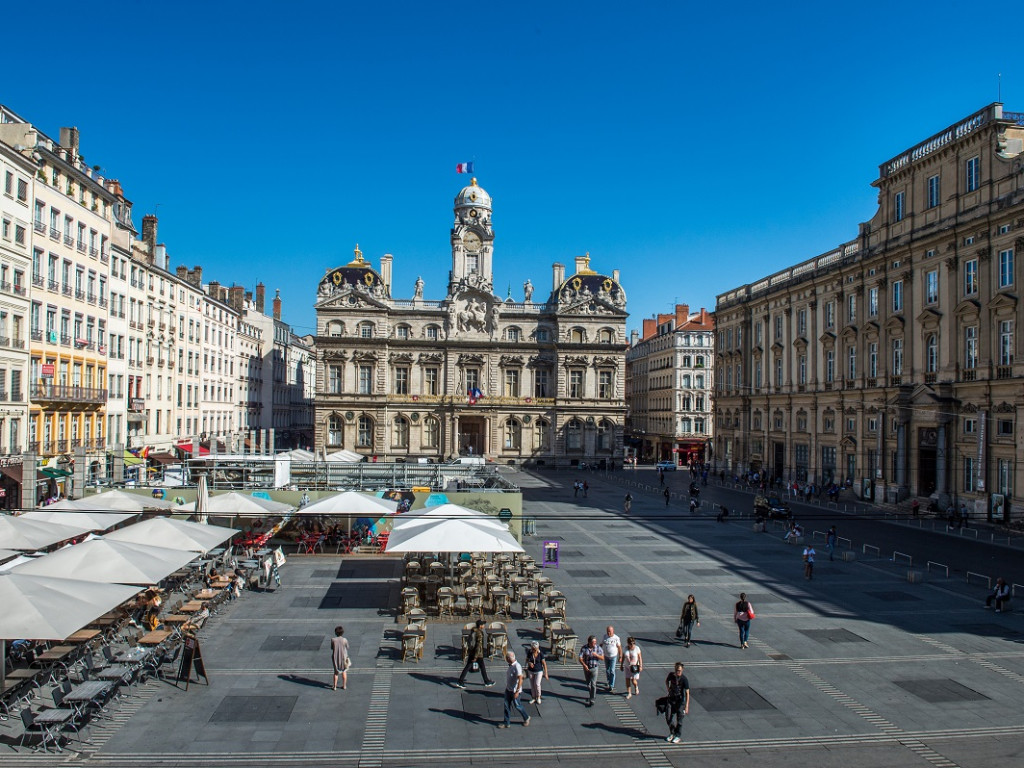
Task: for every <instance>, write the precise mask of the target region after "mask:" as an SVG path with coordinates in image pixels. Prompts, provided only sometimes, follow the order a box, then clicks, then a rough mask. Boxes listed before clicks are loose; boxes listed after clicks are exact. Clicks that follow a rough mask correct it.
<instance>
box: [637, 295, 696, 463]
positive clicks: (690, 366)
mask: <svg viewBox="0 0 1024 768" xmlns="http://www.w3.org/2000/svg"><path fill="white" fill-rule="evenodd" d="M714 344H715V318H714V315H713V314H712V313H710V312H708V311H707V310H706V309H704V308H703V307H701V310H700V312H693V313H691V312H690V307H689V306H688V305H686V304H677V305H676V311H675V312H674V313H671V314H659V315H655V316H654V317H645V318H644V323H643V333H642V334H640V333H638V332H637V331H634V332H633V338H631V339H630V347H629V349H628V350H627V351H626V404H627V406H628V408H629V411H628V416H627V421H626V449H627V452H629V453H632V454H633V455H635V456H637V458H638V459H640V460H641V461H671V460H674V461H675V462H676V463H677V464H681V465H682V464H687V463H689V462H690V461H704V460H705V459H707V458H710V453H711V451H710V450H709V446H710V443H711V438H712V436H713V432H714V429H713V427H714V423H713V419H712V416H711V401H712V393H713V387H714V356H715V347H714Z"/></svg>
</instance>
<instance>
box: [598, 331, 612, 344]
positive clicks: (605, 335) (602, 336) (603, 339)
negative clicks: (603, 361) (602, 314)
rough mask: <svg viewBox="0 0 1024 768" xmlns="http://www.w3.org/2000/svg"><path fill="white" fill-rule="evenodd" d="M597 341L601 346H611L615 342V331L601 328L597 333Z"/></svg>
mask: <svg viewBox="0 0 1024 768" xmlns="http://www.w3.org/2000/svg"><path fill="white" fill-rule="evenodd" d="M597 340H598V342H600V343H601V344H611V343H612V342H614V341H615V331H613V330H612V329H611V328H602V329H601V330H600V331H598V332H597Z"/></svg>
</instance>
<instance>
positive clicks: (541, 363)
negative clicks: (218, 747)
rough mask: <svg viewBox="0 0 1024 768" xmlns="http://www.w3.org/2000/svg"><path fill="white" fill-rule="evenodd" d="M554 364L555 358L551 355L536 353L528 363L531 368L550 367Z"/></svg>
mask: <svg viewBox="0 0 1024 768" xmlns="http://www.w3.org/2000/svg"><path fill="white" fill-rule="evenodd" d="M554 364H555V359H554V357H552V356H551V355H534V356H533V357H531V358H530V361H529V362H528V363H527V365H528V366H529V367H531V368H550V367H551V366H553V365H554Z"/></svg>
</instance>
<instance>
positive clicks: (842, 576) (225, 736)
mask: <svg viewBox="0 0 1024 768" xmlns="http://www.w3.org/2000/svg"><path fill="white" fill-rule="evenodd" d="M676 474H677V475H679V476H677V477H672V478H670V482H671V483H673V484H674V485H675V486H683V485H684V483H685V480H688V476H686V475H685V473H676ZM515 477H516V479H517V481H519V482H520V483H521V484H522V486H523V491H524V508H525V509H526V512H527V514H530V515H533V516H535V517H536V518H537V521H538V522H537V535H536V536H534V537H530V538H528V539H527V540H526V547H527V551H528V552H529V553H530V554H532V555H534V556H535V557H537V559H538V560H539V559H540V554H541V542H542V541H543V540H557V541H559V543H560V546H561V564H560V567H559V568H558V569H557V570H550V571H548V575H550V576H552V577H553V579H554V581H555V586H556V587H557V588H558V589H561V590H562V591H563V592H564V593H565V594H566V596H567V597H568V618H569V624H570V625H571V626H572V628H573V629H574V630H575V632H576V634H577V635H579V636H580V638H581V642H582V641H583V640H584V639H585V637H586V636H587V635H588V634H595V635H598V636H600V635H601V634H602V633H603V630H604V628H605V626H606V625H607V624H609V623H611V624H613V625H614V626H615V629H616V632H617V633H618V634H619V635H620V636H621V637H622V638H623V640H625V638H626V637H627V636H629V635H631V636H633V637H636V638H637V642H638V644H639V645H640V647H641V648H642V650H643V654H644V659H645V663H646V670H645V672H644V675H643V680H642V682H641V686H640V689H641V694H640V696H639V697H634V698H632V699H630V700H627V699H625V698H624V697H623V696H622V695H621V693H620V694H619V695H614V696H613V695H608V694H606V693H599V694H598V700H597V703H596V705H595V706H594V707H592V708H586V707H585V706H584V700H585V695H586V690H585V687H584V685H583V680H582V674H581V669H580V666H579V665H578V664H575V663H573V664H569V665H563V664H562V663H561V662H553V663H551V664H550V673H551V679H550V681H548V682H547V683H546V684H545V694H544V701H543V703H542V704H541V705H539V706H535V705H529V704H527V705H526V706H527V708H528V710H529V711H530V712H531V714H532V722H531V724H530V727H529V728H528V729H525V728H523V726H522V724H521V722H520V721H519V718H518V717H515V718H514V719H513V725H512V728H511V729H510V730H502V729H499V728H497V727H496V726H497V725H498V724H499V723H500V722H501V721H502V692H501V688H502V686H501V681H502V680H503V676H504V669H505V665H504V664H503V663H502V662H501V661H500V660H499V659H495V660H493V661H488V668H489V670H490V672H491V676H492V677H493V678H494V679H496V680H498V681H499V684H498V686H496V687H495V688H484V687H483V686H482V684H481V681H480V676H479V675H478V674H473V675H471V676H470V678H469V681H468V685H467V689H466V690H459V689H457V688H455V687H454V686H453V685H452V681H453V680H454V678H456V677H457V676H458V673H459V671H460V670H461V666H462V665H461V662H460V628H461V624H462V622H463V621H465V619H464V618H459V619H458V620H457V621H455V622H443V623H442V622H438V621H436V620H434V619H431V621H430V622H429V623H428V635H427V648H426V652H425V654H424V657H423V659H422V661H421V662H419V663H411V662H409V663H401V662H400V661H398V649H399V647H400V641H399V631H400V630H401V628H402V623H398V622H396V619H395V616H394V612H393V609H394V606H396V605H397V602H398V597H397V595H398V590H399V582H398V578H397V577H398V569H397V567H396V566H395V563H394V562H393V561H388V560H381V559H359V558H351V557H341V556H338V557H335V556H331V555H320V556H312V557H291V558H290V559H289V562H288V564H287V565H286V566H285V567H284V569H283V571H282V578H283V579H284V583H283V585H282V586H281V587H280V588H279V589H277V590H276V591H274V592H269V593H246V594H245V595H244V596H243V599H241V600H239V601H236V602H235V603H234V604H232V605H230V606H229V607H227V608H226V609H225V610H224V612H223V613H221V614H220V615H219V616H217V617H215V618H214V619H213V620H212V621H211V622H210V623H209V624H208V625H207V627H206V628H205V629H204V631H203V633H202V635H201V638H202V646H203V656H204V658H205V663H206V666H207V669H208V671H209V675H210V684H209V686H206V685H203V684H195V683H193V684H192V685H191V687H190V689H189V690H188V691H187V692H186V691H185V690H184V689H176V688H174V687H172V686H171V685H169V684H167V683H163V682H158V681H150V682H148V683H146V684H145V685H144V686H142V687H141V688H140V689H139V691H138V693H139V694H140V695H139V696H138V697H137V698H136V699H134V700H133V701H132V702H131V703H130V704H129V705H127V706H126V707H125V708H124V709H123V711H122V712H121V713H120V714H119V715H118V716H117V717H116V718H115V720H114V721H113V722H111V723H107V724H103V725H101V726H98V727H97V728H96V729H95V730H96V732H95V733H94V739H93V741H94V743H93V744H92V745H91V746H89V747H88V751H87V752H86V753H85V754H83V755H82V756H79V757H74V756H71V757H59V758H57V757H54V758H44V757H26V758H21V757H19V756H15V755H11V756H10V757H6V758H5V762H6V761H8V760H9V761H10V764H12V765H14V764H17V763H18V762H19V761H20V762H25V763H32V764H39V762H40V761H48V760H53V761H54V762H60V763H62V764H65V765H78V764H82V765H90V766H93V765H94V766H107V765H109V766H114V765H132V766H136V765H137V766H142V765H145V766H217V765H266V766H273V765H332V766H334V765H353V766H355V765H359V766H420V765H439V766H440V765H445V766H468V765H473V764H480V765H488V766H506V765H508V766H512V765H517V766H521V765H527V764H532V765H552V764H564V765H567V766H584V765H586V766H598V767H600V766H612V765H615V766H623V765H628V766H654V767H658V766H683V765H690V766H692V765H701V766H726V765H728V766H739V767H745V766H755V765H756V766H763V765H783V764H785V765H787V766H789V765H797V766H803V765H807V766H811V765H813V766H825V767H826V768H827V767H829V766H844V767H848V768H861V767H863V768H868V767H869V766H870V767H871V768H874V767H875V766H878V765H886V766H908V767H909V766H938V767H939V768H955V767H956V766H960V767H961V768H975V767H979V768H980V767H981V766H992V765H1006V766H1014V765H1024V736H1022V729H1021V726H1022V722H1024V715H1022V713H1021V707H1020V698H1021V694H1022V692H1024V644H1022V641H1024V620H1022V617H1021V615H1020V614H1019V613H1016V612H1011V613H1003V614H995V613H993V612H990V611H986V610H984V609H983V608H981V606H980V600H981V598H982V596H983V595H984V588H983V587H982V586H978V585H976V584H972V585H968V584H966V583H965V581H964V579H963V577H962V575H955V574H954V575H951V577H950V578H949V579H946V578H945V576H944V574H936V573H935V572H927V571H926V572H925V573H926V575H925V578H924V580H923V582H922V583H908V581H907V578H906V572H907V570H908V569H907V568H906V567H903V566H899V565H894V564H890V563H889V562H888V557H886V556H884V555H883V556H882V557H881V558H878V559H874V558H864V557H858V558H857V559H856V560H854V561H853V562H841V561H839V560H838V559H837V561H836V562H829V560H828V556H827V554H826V553H825V552H824V547H823V546H822V545H821V544H822V542H821V541H818V542H817V544H818V550H819V556H818V565H817V569H816V571H815V576H814V579H813V581H807V580H805V579H804V577H803V563H802V558H801V549H800V548H799V547H794V546H791V545H787V544H785V543H784V542H783V541H782V537H781V535H771V534H769V533H756V532H754V531H753V530H752V526H751V523H750V520H749V519H747V520H738V519H733V520H732V521H730V522H729V523H727V524H722V523H717V522H715V520H714V517H712V516H700V517H696V518H690V517H687V516H685V515H684V514H683V505H682V503H681V502H675V501H673V506H672V507H670V508H668V509H667V510H666V508H665V504H664V500H663V499H662V498H661V497H660V496H658V495H657V494H656V492H655V493H644V492H640V491H634V492H633V495H634V503H633V512H632V515H631V517H630V518H626V517H624V516H623V515H622V514H621V506H622V503H621V502H622V496H623V494H624V492H625V491H624V487H623V485H621V483H618V482H615V483H613V482H609V481H607V480H605V479H602V478H601V477H600V476H592V477H590V478H588V480H589V482H590V486H591V488H590V494H589V498H586V499H583V498H577V499H574V498H573V493H572V489H571V483H572V480H573V479H575V478H574V477H573V476H572V475H571V474H568V473H557V474H554V473H553V474H546V475H539V476H538V475H529V474H525V473H519V474H517V475H516V476H515ZM651 477H653V478H654V480H653V482H654V483H655V484H656V483H657V478H656V477H655V476H653V473H651ZM715 493H716V491H715V490H714V489H708V491H707V492H706V494H705V495H706V496H712V497H714V496H715ZM723 498H725V496H724V495H723ZM737 498H739V497H737ZM741 501H742V500H741ZM734 503H737V504H738V503H741V502H734ZM798 511H799V510H798ZM839 519H840V520H841V521H842V518H841V517H840V518H839ZM874 525H875V526H876V527H878V526H888V524H885V523H877V522H876V523H874ZM852 526H853V521H850V525H849V526H847V527H848V528H849V527H852ZM809 527H817V525H814V524H812V525H809ZM890 528H891V529H892V530H889V529H890ZM879 530H880V531H881V530H882V529H881V528H879ZM885 530H886V532H885V535H886V536H889V535H892V536H896V537H902V538H903V539H905V540H906V541H907V544H906V546H907V547H908V548H914V547H916V548H918V549H921V548H922V547H923V548H926V549H927V548H928V547H930V546H932V545H931V544H929V541H930V540H929V539H927V537H926V534H925V533H917V532H914V531H912V530H910V529H905V528H898V527H895V526H888V527H887V528H886V529H885ZM879 535H880V536H881V535H882V533H880V534H879ZM917 536H921V537H925V538H923V539H920V540H918V539H915V538H914V537H917ZM947 546H952V547H953V548H954V549H956V550H959V551H963V545H962V543H961V542H953V543H952V544H951V545H950V544H949V543H948V542H947ZM974 546H982V545H980V544H978V545H974ZM859 547H860V543H859V542H857V543H856V546H855V549H857V551H858V554H861V552H860V549H859ZM936 547H937V545H936ZM989 547H990V548H991V549H992V551H993V552H994V554H993V555H992V557H993V558H995V559H1000V558H1005V560H1003V562H1013V561H1014V560H1016V561H1017V562H1019V561H1020V559H1021V558H1020V554H1019V551H1018V552H1016V553H1013V552H1010V551H1004V550H1003V549H1000V548H999V547H995V546H992V545H989ZM922 556H923V555H922ZM990 565H991V563H990ZM955 567H956V566H954V569H955ZM993 567H998V565H993ZM1007 575H1008V576H1009V575H1011V574H1007ZM1014 575H1017V578H1018V580H1019V579H1020V574H1014ZM741 591H745V592H746V593H747V595H748V597H749V599H750V600H751V602H752V603H753V605H754V608H755V609H756V611H757V615H758V618H757V619H756V620H755V621H754V622H753V626H752V630H751V640H750V648H749V649H748V650H740V649H739V648H738V644H737V639H738V638H737V631H736V627H735V624H734V623H733V621H732V613H733V604H734V603H735V601H736V599H737V595H738V593H740V592H741ZM689 593H693V594H694V595H696V597H697V600H698V602H699V604H700V617H701V625H700V628H699V629H697V630H696V632H695V636H694V637H695V640H696V642H695V644H694V645H693V646H692V647H690V648H683V647H682V646H681V644H680V643H679V642H678V641H676V639H675V637H674V630H675V627H676V623H677V620H678V616H679V610H680V605H681V603H682V601H683V599H684V598H685V597H686V595H687V594H689ZM1018 607H1019V606H1018ZM338 624H342V625H344V627H345V636H346V637H347V638H349V642H350V644H351V652H352V656H353V667H352V669H351V671H350V673H349V686H348V689H347V690H345V691H342V690H338V691H332V690H331V689H330V653H329V648H330V640H329V637H330V635H331V633H332V630H333V628H334V626H335V625H338ZM540 636H541V632H540V623H539V622H538V621H536V620H533V619H529V620H522V619H520V618H519V614H518V606H516V612H515V613H514V614H513V620H512V621H511V623H510V624H509V645H510V647H512V648H513V649H514V650H516V651H517V652H519V655H520V658H522V655H523V653H522V651H523V650H524V646H525V645H528V644H529V642H530V641H531V640H533V639H539V638H540ZM545 646H546V643H545ZM676 661H683V662H685V664H686V673H687V675H688V677H689V681H690V684H691V688H692V700H691V708H690V716H689V717H688V718H686V721H685V724H684V727H683V739H684V741H683V743H682V744H679V745H673V744H667V743H666V742H665V741H664V736H665V735H666V733H667V730H666V724H665V720H664V718H663V717H661V716H659V715H658V714H657V713H656V712H655V707H654V700H655V698H657V697H658V696H660V695H663V691H664V678H665V676H666V674H668V672H669V670H670V669H671V667H672V664H673V663H674V662H676ZM603 678H604V675H603V672H602V673H601V677H600V679H601V681H602V682H603ZM619 688H620V690H621V688H622V684H621V683H620V684H619ZM528 698H529V697H528V696H526V697H524V701H525V700H527V699H528Z"/></svg>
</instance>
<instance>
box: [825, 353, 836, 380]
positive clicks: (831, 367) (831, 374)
mask: <svg viewBox="0 0 1024 768" xmlns="http://www.w3.org/2000/svg"><path fill="white" fill-rule="evenodd" d="M835 375H836V353H835V351H834V350H831V349H830V350H828V351H826V352H825V381H826V382H832V381H835Z"/></svg>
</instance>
